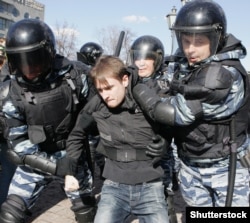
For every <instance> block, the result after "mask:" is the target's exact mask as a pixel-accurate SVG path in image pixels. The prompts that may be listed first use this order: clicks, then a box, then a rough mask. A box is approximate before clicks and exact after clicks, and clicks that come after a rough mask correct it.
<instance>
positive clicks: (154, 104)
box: [133, 84, 175, 126]
mask: <svg viewBox="0 0 250 223" xmlns="http://www.w3.org/2000/svg"><path fill="white" fill-rule="evenodd" d="M133 96H134V99H135V101H136V102H137V103H138V104H139V105H140V107H141V109H142V110H143V111H144V112H146V113H147V115H148V116H149V117H150V118H151V119H153V120H154V121H156V122H159V123H162V124H165V125H170V126H173V125H174V121H175V108H174V107H173V105H171V104H170V100H169V99H166V100H165V101H164V102H162V101H161V98H160V97H159V96H158V95H157V94H156V92H155V91H154V89H150V88H149V87H148V86H147V85H145V84H137V85H136V86H135V87H134V88H133Z"/></svg>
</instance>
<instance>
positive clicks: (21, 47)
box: [6, 19, 56, 82]
mask: <svg viewBox="0 0 250 223" xmlns="http://www.w3.org/2000/svg"><path fill="white" fill-rule="evenodd" d="M6 54H7V58H8V63H9V68H10V72H11V74H16V75H21V76H22V77H23V78H24V79H25V80H27V81H31V82H36V81H38V80H40V79H41V78H43V77H45V76H46V75H47V74H48V73H50V71H51V69H52V67H53V64H54V58H55V54H56V50H55V37H54V34H53V32H52V30H51V29H50V27H49V26H48V25H47V24H45V23H44V22H42V21H40V20H38V19H23V20H20V21H18V22H16V23H14V24H13V25H12V26H11V27H10V28H9V30H8V33H7V37H6Z"/></svg>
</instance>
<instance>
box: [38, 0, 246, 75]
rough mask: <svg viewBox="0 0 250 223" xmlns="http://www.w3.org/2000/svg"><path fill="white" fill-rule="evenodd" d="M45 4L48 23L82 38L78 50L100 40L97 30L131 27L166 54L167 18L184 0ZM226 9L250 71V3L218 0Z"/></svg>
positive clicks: (229, 28)
mask: <svg viewBox="0 0 250 223" xmlns="http://www.w3.org/2000/svg"><path fill="white" fill-rule="evenodd" d="M37 1H39V2H40V3H42V4H44V5H45V22H46V23H47V24H48V25H49V26H51V27H55V25H56V24H57V23H58V24H63V23H64V22H67V23H68V25H69V26H73V27H74V28H75V29H76V30H77V32H78V34H79V36H78V41H79V43H78V44H77V45H79V49H80V47H81V46H82V45H83V44H84V43H85V42H89V41H95V42H98V40H97V38H96V37H97V35H101V33H97V32H98V30H101V29H102V28H107V27H110V26H115V27H118V28H119V27H120V28H121V30H122V29H123V28H124V27H125V28H129V29H130V30H131V31H132V32H133V33H135V35H136V38H137V37H139V36H141V35H154V36H156V37H158V38H159V39H160V40H161V41H162V42H163V44H164V47H165V53H166V54H169V53H170V51H171V32H170V31H169V29H168V25H167V21H166V15H167V14H168V13H170V11H171V9H172V8H173V6H175V7H176V9H177V12H178V9H180V7H181V6H182V5H181V0H123V1H122V0H71V1H66V0H37ZM216 2H218V3H219V4H220V5H221V6H222V7H223V8H224V10H225V13H226V16H227V22H228V26H227V31H228V32H229V33H232V34H234V35H235V36H236V37H237V38H238V39H240V40H241V41H242V43H243V44H244V46H245V47H246V48H247V50H248V53H249V55H248V56H247V57H246V58H245V59H243V60H242V63H243V65H244V66H245V68H246V69H247V70H248V71H250V1H249V0H238V1H234V0H216Z"/></svg>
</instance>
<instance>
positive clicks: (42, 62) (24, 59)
mask: <svg viewBox="0 0 250 223" xmlns="http://www.w3.org/2000/svg"><path fill="white" fill-rule="evenodd" d="M8 62H9V64H10V68H11V73H14V72H16V71H18V72H21V74H22V75H24V76H25V77H26V78H27V79H29V80H33V79H35V78H36V77H38V76H40V75H41V74H45V73H47V72H48V70H49V69H50V68H51V57H50V55H48V52H47V51H45V50H44V49H43V48H40V49H37V50H35V51H30V52H21V53H16V54H15V53H13V54H9V55H8Z"/></svg>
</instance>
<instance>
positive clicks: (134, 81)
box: [127, 65, 140, 89]
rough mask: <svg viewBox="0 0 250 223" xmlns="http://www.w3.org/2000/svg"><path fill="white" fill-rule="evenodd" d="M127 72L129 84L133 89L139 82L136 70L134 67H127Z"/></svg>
mask: <svg viewBox="0 0 250 223" xmlns="http://www.w3.org/2000/svg"><path fill="white" fill-rule="evenodd" d="M127 72H128V73H129V75H130V76H131V77H130V84H131V88H132V89H133V87H134V86H135V85H136V84H137V83H139V82H140V77H139V75H138V68H137V67H136V66H132V65H131V66H128V67H127Z"/></svg>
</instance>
